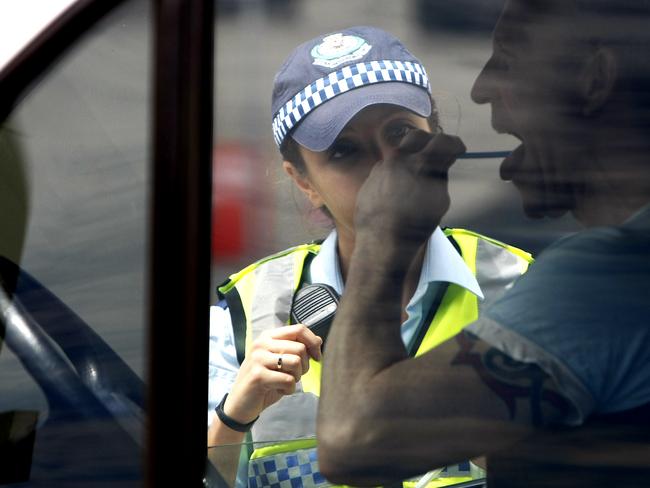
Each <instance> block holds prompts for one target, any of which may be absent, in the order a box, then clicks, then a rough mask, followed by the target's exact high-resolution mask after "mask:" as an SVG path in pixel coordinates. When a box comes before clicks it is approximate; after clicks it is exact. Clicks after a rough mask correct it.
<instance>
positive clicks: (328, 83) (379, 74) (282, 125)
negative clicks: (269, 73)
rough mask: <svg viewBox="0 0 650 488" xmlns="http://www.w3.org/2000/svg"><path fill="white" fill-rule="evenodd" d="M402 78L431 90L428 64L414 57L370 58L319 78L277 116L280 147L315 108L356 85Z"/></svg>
mask: <svg viewBox="0 0 650 488" xmlns="http://www.w3.org/2000/svg"><path fill="white" fill-rule="evenodd" d="M391 81H398V82H403V83H411V84H413V85H417V86H420V87H422V88H424V89H425V90H427V91H428V92H429V93H431V87H430V86H429V78H428V77H427V73H426V71H425V70H424V67H423V66H422V65H420V64H418V63H414V62H411V61H390V60H383V61H369V62H367V63H358V64H354V65H349V66H345V67H343V68H342V69H340V70H338V71H334V72H332V73H330V74H329V75H327V76H324V77H322V78H319V79H318V80H316V81H314V82H313V83H312V84H310V85H308V86H306V87H305V88H304V89H302V90H301V91H300V92H298V93H297V94H296V95H295V96H294V97H293V98H291V99H290V100H289V101H288V102H287V103H286V104H285V105H284V106H283V107H282V108H281V109H280V110H279V111H278V112H277V114H276V116H275V117H274V118H273V137H274V139H275V143H276V144H277V145H278V147H280V146H281V145H282V142H283V141H284V139H285V137H286V136H287V134H288V133H289V131H290V130H291V129H292V128H293V127H294V126H295V125H296V124H297V123H298V122H300V120H302V119H303V118H304V117H305V116H306V115H307V114H308V113H309V112H311V111H312V110H313V109H315V108H316V107H318V106H319V105H322V104H323V103H325V102H327V101H328V100H331V99H332V98H334V97H336V96H337V95H340V94H341V93H345V92H347V91H349V90H352V89H354V88H359V87H362V86H365V85H371V84H374V83H383V82H391Z"/></svg>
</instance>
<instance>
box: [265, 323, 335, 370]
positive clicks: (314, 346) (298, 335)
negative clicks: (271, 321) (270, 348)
mask: <svg viewBox="0 0 650 488" xmlns="http://www.w3.org/2000/svg"><path fill="white" fill-rule="evenodd" d="M271 337H273V338H274V339H285V340H290V341H298V342H301V343H303V344H304V345H305V347H306V348H307V352H308V354H309V355H310V356H311V357H313V358H314V359H316V360H317V361H320V359H321V346H322V345H323V339H321V338H320V337H318V336H317V335H316V334H314V333H313V332H312V331H311V330H309V329H308V328H307V327H306V326H304V325H302V324H294V325H285V326H284V327H278V328H277V329H273V332H272V333H271Z"/></svg>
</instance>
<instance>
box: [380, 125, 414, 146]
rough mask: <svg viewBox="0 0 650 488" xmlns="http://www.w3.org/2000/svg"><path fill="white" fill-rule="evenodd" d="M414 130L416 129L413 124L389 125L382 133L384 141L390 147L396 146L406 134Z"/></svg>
mask: <svg viewBox="0 0 650 488" xmlns="http://www.w3.org/2000/svg"><path fill="white" fill-rule="evenodd" d="M415 128H416V127H415V126H414V125H413V124H410V123H406V122H398V123H394V124H390V125H389V126H388V127H386V130H385V131H384V137H385V138H386V141H387V142H388V143H389V144H391V145H392V146H398V145H399V143H400V142H401V141H402V139H403V138H404V136H406V134H408V133H409V132H411V131H412V130H414V129H415Z"/></svg>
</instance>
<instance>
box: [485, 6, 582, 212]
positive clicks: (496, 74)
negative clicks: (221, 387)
mask: <svg viewBox="0 0 650 488" xmlns="http://www.w3.org/2000/svg"><path fill="white" fill-rule="evenodd" d="M577 28H578V26H577V25H576V17H575V11H574V6H573V2H571V1H567V0H549V1H545V2H536V1H531V0H509V1H507V3H506V5H505V7H504V10H503V13H502V16H501V18H500V20H499V22H498V23H497V26H496V27H495V31H494V35H493V53H492V56H491V57H490V59H489V60H488V61H487V63H486V64H485V67H484V68H483V71H482V72H481V73H480V75H479V76H478V78H477V80H476V82H475V84H474V87H473V89H472V98H473V100H474V101H475V102H477V103H490V104H491V108H492V126H493V127H494V129H495V130H496V131H497V132H499V133H507V134H511V135H513V136H515V137H516V138H517V139H519V140H520V141H521V145H519V146H518V147H517V148H516V149H515V150H514V151H513V153H512V154H511V155H510V156H508V157H507V158H506V159H505V160H504V161H503V163H502V165H501V177H502V179H504V180H511V181H512V182H513V183H514V184H515V185H516V187H517V189H518V190H519V192H520V193H521V197H522V201H523V206H524V210H525V212H526V213H527V214H528V215H529V216H530V217H543V216H558V215H561V214H563V213H565V212H566V211H568V210H572V209H573V208H574V206H575V198H576V194H577V193H578V192H579V187H580V184H581V182H580V177H581V176H580V172H579V171H578V168H576V165H577V164H578V163H577V161H578V160H579V159H580V158H579V157H578V156H580V154H579V152H580V151H583V149H582V147H583V146H582V144H581V141H582V140H583V136H582V135H581V134H582V132H583V129H584V128H583V127H582V126H581V120H580V119H581V114H580V111H581V108H580V104H579V96H578V92H579V81H580V78H579V64H580V53H579V50H580V49H581V44H580V43H579V42H578V41H577V40H576V37H577V36H575V34H574V32H575V29H577ZM579 46H580V47H579Z"/></svg>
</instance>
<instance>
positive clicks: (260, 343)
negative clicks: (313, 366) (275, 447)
mask: <svg viewBox="0 0 650 488" xmlns="http://www.w3.org/2000/svg"><path fill="white" fill-rule="evenodd" d="M322 344H323V341H322V339H321V338H320V337H318V336H317V335H315V334H314V333H313V332H312V331H311V330H309V329H308V328H307V327H305V326H304V325H301V324H297V325H287V326H284V327H279V328H277V329H273V330H270V331H266V332H264V333H262V334H261V335H260V336H259V337H258V338H257V339H256V340H255V341H254V342H253V344H252V346H251V348H250V350H249V351H248V352H247V354H246V358H245V359H244V362H243V363H242V365H241V367H240V369H239V373H238V374H237V378H236V379H235V383H234V385H233V387H232V390H231V391H230V393H229V394H228V398H227V399H226V403H225V405H224V411H225V413H226V415H228V416H229V417H231V418H233V419H234V420H236V421H238V422H240V423H242V424H246V423H248V422H251V421H252V420H254V419H255V418H256V417H257V416H258V415H259V414H260V413H261V412H262V411H263V410H264V409H265V408H267V407H268V406H270V405H272V404H274V403H275V402H277V401H278V400H279V399H280V398H282V396H284V395H290V394H292V393H293V392H294V391H295V390H296V383H297V382H298V381H299V380H300V378H301V377H302V375H304V374H305V373H306V372H307V371H308V370H309V358H310V357H311V358H314V359H316V360H320V359H321V346H322ZM280 357H281V358H282V361H281V363H280V362H279V358H280Z"/></svg>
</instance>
